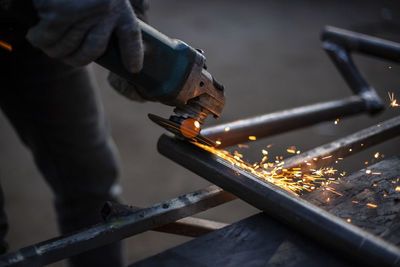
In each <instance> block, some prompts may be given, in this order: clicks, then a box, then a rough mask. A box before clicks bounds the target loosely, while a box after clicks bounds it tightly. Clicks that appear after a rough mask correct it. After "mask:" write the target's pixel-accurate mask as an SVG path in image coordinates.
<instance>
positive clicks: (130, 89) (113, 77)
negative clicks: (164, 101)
mask: <svg viewBox="0 0 400 267" xmlns="http://www.w3.org/2000/svg"><path fill="white" fill-rule="evenodd" d="M107 79H108V82H109V83H110V85H111V86H112V87H113V88H114V89H115V90H116V91H118V92H119V93H121V94H122V95H123V96H125V97H127V98H129V99H131V100H134V101H137V102H146V101H147V100H146V99H145V98H144V97H143V96H141V95H140V94H139V93H138V90H136V86H135V85H134V84H133V83H131V82H129V81H128V80H126V79H124V78H122V77H120V76H119V75H117V74H115V73H113V72H110V73H109V74H108V77H107Z"/></svg>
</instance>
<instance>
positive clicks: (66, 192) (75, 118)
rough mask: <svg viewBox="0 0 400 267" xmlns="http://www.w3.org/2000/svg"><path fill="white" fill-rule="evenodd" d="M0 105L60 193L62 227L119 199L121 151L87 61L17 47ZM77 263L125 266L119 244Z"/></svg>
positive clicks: (78, 223) (89, 221)
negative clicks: (79, 64)
mask: <svg viewBox="0 0 400 267" xmlns="http://www.w3.org/2000/svg"><path fill="white" fill-rule="evenodd" d="M13 64H14V66H8V67H11V70H9V71H10V76H9V77H12V79H8V81H9V82H8V86H6V87H7V88H2V90H0V91H1V92H0V106H1V108H2V109H3V111H4V113H5V114H6V115H7V117H8V118H9V120H10V122H11V123H12V125H13V126H14V128H15V129H16V131H17V133H18V134H19V136H20V138H21V139H22V140H23V142H24V143H25V144H26V145H27V146H28V147H29V148H30V150H31V151H32V154H33V156H34V160H35V162H36V164H37V166H38V168H39V170H40V171H41V173H42V174H43V176H44V177H45V179H46V181H47V182H48V183H49V185H50V186H51V188H52V189H53V191H54V193H55V207H56V212H57V217H58V221H59V226H60V230H61V232H62V233H63V234H66V233H69V232H72V231H76V230H79V229H82V228H84V227H88V226H91V225H93V224H96V223H98V222H100V220H101V217H100V212H99V211H100V208H101V206H102V205H103V204H104V202H105V201H107V200H115V196H114V195H113V194H112V192H111V191H112V188H113V185H114V184H115V183H116V178H117V175H118V166H117V165H118V164H117V160H116V153H115V149H114V146H113V143H112V140H111V139H110V137H109V135H108V132H107V127H106V125H105V119H104V114H103V111H102V108H101V105H100V104H99V101H98V98H97V96H96V93H95V90H94V85H93V82H92V81H91V78H90V75H89V73H88V70H87V69H86V68H72V67H69V66H66V65H63V64H61V63H58V62H57V61H55V60H51V59H49V58H48V57H46V56H45V55H43V54H42V53H41V52H39V51H37V50H34V49H33V48H31V47H29V46H28V45H27V47H25V48H24V49H22V50H20V51H16V53H15V55H14V58H13ZM71 263H72V265H73V266H121V265H122V263H121V249H120V244H119V243H117V244H113V245H109V246H106V247H104V248H100V249H96V250H93V251H90V252H87V253H83V254H81V255H79V256H76V257H73V258H72V259H71Z"/></svg>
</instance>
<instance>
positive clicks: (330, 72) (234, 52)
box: [0, 0, 400, 267]
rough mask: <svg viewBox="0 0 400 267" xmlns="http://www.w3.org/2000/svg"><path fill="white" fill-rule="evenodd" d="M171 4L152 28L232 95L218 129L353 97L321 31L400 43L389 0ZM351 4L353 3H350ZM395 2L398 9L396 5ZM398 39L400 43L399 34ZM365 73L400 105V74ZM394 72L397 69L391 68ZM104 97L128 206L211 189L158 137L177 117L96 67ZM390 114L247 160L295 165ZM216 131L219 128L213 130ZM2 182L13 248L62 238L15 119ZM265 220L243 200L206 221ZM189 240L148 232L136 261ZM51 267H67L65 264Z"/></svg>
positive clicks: (370, 63) (156, 9)
mask: <svg viewBox="0 0 400 267" xmlns="http://www.w3.org/2000/svg"><path fill="white" fill-rule="evenodd" d="M337 2H338V1H296V2H295V1H292V2H291V4H290V5H289V4H288V2H286V3H285V2H284V1H232V0H229V1H228V0H224V1H222V0H221V1H201V2H200V1H189V0H186V1H182V0H181V1H178V0H170V1H162V0H152V1H151V11H150V14H149V15H150V21H151V23H152V24H153V25H154V26H155V27H156V28H157V29H159V30H160V31H161V32H164V33H165V34H167V35H169V36H173V37H176V38H178V39H182V40H185V41H186V42H187V43H189V44H191V45H193V46H194V47H199V48H202V49H203V50H205V51H206V56H207V60H208V66H209V70H210V71H211V73H212V74H213V75H215V77H216V78H217V79H218V80H219V81H221V82H222V83H223V84H224V85H225V88H226V96H227V104H226V108H225V110H224V112H223V115H222V117H221V118H220V120H219V122H228V121H231V120H236V119H240V118H246V117H249V116H252V115H257V114H263V113H269V112H273V111H278V110H282V109H286V108H291V107H297V106H301V105H306V104H311V103H316V102H319V101H327V100H333V99H339V98H342V97H345V96H348V95H350V94H351V92H350V90H349V88H348V87H347V86H346V84H345V83H344V81H343V79H342V78H341V77H340V76H339V74H338V72H337V71H336V69H335V68H334V66H333V64H332V63H331V62H330V60H329V59H328V57H327V55H326V54H325V53H324V52H323V51H322V50H321V48H320V41H319V32H320V30H321V29H322V27H323V26H324V25H327V24H329V25H334V26H338V27H343V28H347V29H351V30H356V31H360V32H364V33H369V34H374V35H377V36H380V37H384V38H388V39H391V40H396V41H400V34H399V33H400V26H399V25H400V23H399V21H397V24H396V21H393V20H392V21H388V20H387V19H388V18H390V15H392V17H393V18H398V17H400V16H399V9H398V8H396V7H395V6H394V4H393V3H392V2H390V1H386V2H385V1H351V3H345V2H344V1H343V2H340V4H338V3H337ZM346 2H349V1H346ZM393 2H394V1H393ZM396 33H397V34H396ZM355 59H356V62H357V63H358V64H359V65H360V69H361V71H362V72H363V74H364V75H365V76H366V77H368V81H370V82H371V84H372V85H374V86H375V88H376V90H377V91H378V93H379V95H380V96H381V97H382V98H383V99H384V101H385V103H386V104H387V105H388V103H389V100H388V97H387V91H393V92H395V94H396V95H397V96H398V98H399V96H400V87H399V77H400V76H399V75H400V67H399V66H398V65H393V66H392V65H391V63H388V62H384V61H380V60H375V59H371V58H365V57H359V56H356V57H355ZM389 66H392V68H391V69H389ZM92 68H93V70H94V73H95V75H96V78H97V80H98V84H99V88H100V91H101V94H102V99H103V102H104V107H105V111H106V114H107V117H108V120H109V123H110V127H111V131H112V135H113V137H114V139H115V142H116V144H117V146H118V148H119V151H120V156H121V166H122V176H121V180H120V181H121V184H122V186H123V196H124V201H125V202H126V203H129V204H133V205H137V206H143V207H145V206H149V205H151V204H153V203H156V202H159V201H163V200H166V199H170V198H173V197H175V196H177V195H179V194H183V193H186V192H189V191H192V190H196V189H199V188H201V187H204V186H206V185H207V182H205V181H204V180H203V179H201V178H200V177H198V176H196V175H194V174H192V173H190V172H189V171H187V170H185V169H183V168H182V167H180V166H178V165H176V164H175V163H173V162H171V161H169V160H168V159H166V158H164V157H162V156H161V155H159V154H158V153H157V151H156V142H157V139H158V137H159V136H160V135H161V134H162V133H163V132H164V131H163V130H162V129H161V128H159V127H158V126H156V125H154V124H153V123H151V122H150V121H149V120H148V119H147V117H146V115H147V113H154V114H158V115H161V116H164V117H168V116H169V115H170V113H171V111H172V109H171V108H169V107H164V106H161V105H160V104H156V103H145V104H138V103H133V102H130V101H128V100H126V99H124V98H122V97H120V96H119V95H118V94H117V93H115V92H114V91H113V90H111V89H110V87H109V86H108V84H107V82H106V80H105V77H106V71H105V70H104V69H102V68H100V67H98V66H96V65H93V66H92ZM399 112H400V109H399V108H397V109H394V108H389V109H388V110H386V111H385V112H384V113H382V114H380V115H378V116H375V117H373V118H371V117H369V116H367V115H359V116H357V117H354V118H349V119H343V120H340V122H339V124H338V125H334V123H333V121H330V122H327V123H322V124H319V125H316V126H313V127H310V128H307V129H303V130H299V131H296V132H291V133H286V134H282V135H279V136H275V137H272V138H268V139H263V140H259V141H256V142H254V143H252V144H251V147H250V148H249V149H248V150H247V151H245V152H244V153H245V155H246V157H247V158H249V159H250V160H251V161H253V160H254V161H255V160H257V159H259V157H260V153H259V151H260V149H261V148H263V147H264V146H266V145H268V144H274V145H273V146H272V148H271V149H270V152H271V154H272V155H283V156H288V154H287V153H286V152H285V151H286V148H287V147H289V146H291V145H295V146H296V147H298V148H299V149H300V150H302V151H305V150H308V149H310V148H312V147H315V146H318V145H321V144H324V143H326V142H329V141H331V140H334V139H336V138H339V137H342V136H345V135H347V134H350V133H352V132H354V131H357V130H360V129H362V128H365V127H367V126H370V125H374V124H376V123H378V122H380V121H383V120H385V119H387V118H390V117H394V116H396V115H399V114H400V113H399ZM215 123H217V122H216V121H212V119H210V121H209V125H212V124H215ZM0 129H1V132H0V179H1V184H2V186H3V188H4V191H5V197H6V211H7V214H8V216H9V222H10V225H11V227H10V231H9V234H8V237H7V240H8V242H9V243H10V245H11V249H12V250H15V249H17V248H20V247H23V246H27V245H29V244H32V243H34V242H39V241H42V240H45V239H48V238H51V237H54V236H57V230H56V224H55V215H54V211H53V208H52V206H51V198H52V196H51V192H50V190H49V188H48V186H47V185H46V184H45V183H44V181H43V179H41V177H40V174H39V173H38V171H37V170H36V168H35V166H34V164H33V162H32V157H31V155H30V154H29V152H28V151H27V150H26V149H25V148H24V147H23V146H22V145H21V143H20V142H19V140H18V139H17V137H16V136H15V133H14V131H13V130H12V128H11V127H10V125H9V124H8V122H7V120H6V118H5V117H4V116H2V115H0ZM399 145H400V140H399V139H398V138H397V139H394V140H391V141H390V142H386V143H384V144H382V145H379V146H376V147H373V148H370V149H367V150H366V151H364V152H362V153H360V154H357V155H355V156H352V157H349V158H348V159H346V160H345V161H344V162H343V163H342V164H340V165H338V166H337V168H339V169H340V170H345V171H347V172H352V171H357V170H359V169H361V168H362V167H363V162H364V161H369V160H371V158H373V154H374V153H375V152H377V151H379V152H380V153H381V154H382V153H383V154H385V156H386V157H389V156H391V155H397V154H398V148H399ZM256 212H257V211H256V210H255V209H254V208H252V207H250V206H249V205H247V204H245V203H244V202H242V201H240V200H237V201H234V202H232V203H229V204H226V205H223V206H221V207H218V208H216V209H213V210H210V211H207V212H204V213H202V214H199V217H203V218H210V219H215V220H219V221H223V222H234V221H237V220H239V219H240V218H244V217H247V216H249V215H250V214H254V213H256ZM187 240H189V239H188V238H184V237H177V236H172V235H168V234H160V233H151V232H149V233H144V234H140V235H137V236H135V237H131V238H129V239H127V240H126V258H127V262H133V261H137V260H139V259H142V258H145V257H148V256H150V255H153V254H155V253H157V252H161V251H163V250H165V249H167V248H169V247H172V246H175V245H177V244H180V243H182V242H185V241H187ZM52 266H54V267H55V266H64V265H63V264H62V263H56V264H54V265H52Z"/></svg>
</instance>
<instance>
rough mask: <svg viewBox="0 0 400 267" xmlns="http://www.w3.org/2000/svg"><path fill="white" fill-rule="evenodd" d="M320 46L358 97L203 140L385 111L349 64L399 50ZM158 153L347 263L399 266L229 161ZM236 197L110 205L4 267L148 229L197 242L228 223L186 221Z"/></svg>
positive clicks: (171, 146) (234, 126) (175, 146)
mask: <svg viewBox="0 0 400 267" xmlns="http://www.w3.org/2000/svg"><path fill="white" fill-rule="evenodd" d="M322 41H323V43H322V44H323V48H324V49H325V50H326V51H327V53H328V54H329V56H330V57H331V58H332V60H333V62H334V63H335V65H336V67H337V68H338V70H339V71H340V73H341V74H342V76H343V77H344V78H345V80H346V82H347V83H348V84H349V86H350V88H351V89H352V90H353V92H354V93H355V94H356V95H355V96H351V97H348V98H345V99H342V100H336V101H329V102H324V103H319V104H315V105H310V106H305V107H300V108H295V109H291V110H286V111H281V112H276V113H272V114H267V115H263V116H259V117H255V118H250V119H246V120H241V121H237V122H232V123H227V124H224V125H219V126H216V127H211V128H208V129H204V130H203V131H202V134H203V135H205V136H206V137H209V138H210V139H213V140H221V141H222V145H221V146H220V147H226V146H229V145H234V144H238V143H243V142H246V141H248V136H249V135H256V136H257V137H258V138H261V137H265V136H270V135H273V134H278V133H282V132H285V131H289V130H294V129H298V128H300V127H305V126H309V125H312V124H315V123H318V122H322V121H326V120H331V119H334V118H337V117H344V116H349V115H354V114H357V113H361V112H365V111H367V112H369V113H370V114H374V113H376V112H379V111H380V110H382V109H383V105H382V102H381V100H380V99H379V97H378V95H377V94H376V93H375V91H374V89H373V88H372V87H371V86H369V85H368V83H367V82H366V81H365V80H364V79H363V78H362V76H361V75H360V73H359V72H358V70H357V68H356V67H355V65H354V63H353V62H352V60H351V56H350V52H353V51H354V52H360V53H364V54H368V55H373V56H377V57H381V58H385V59H388V60H392V61H395V62H399V61H400V45H399V44H397V43H393V42H389V41H385V40H381V39H377V38H373V37H370V36H365V35H360V34H358V33H353V32H349V31H345V30H341V29H337V28H333V27H327V28H325V30H324V31H323V33H322ZM399 121H400V120H399V118H395V119H392V120H389V121H387V122H385V123H382V124H381V126H380V127H371V128H368V129H365V130H363V131H360V132H358V133H356V134H353V135H351V136H349V137H346V138H343V139H341V140H338V141H334V142H332V143H330V144H328V145H325V146H321V147H319V148H315V149H313V150H311V151H308V152H305V153H303V154H301V155H299V156H296V157H293V158H291V159H288V160H286V164H285V167H286V168H289V167H294V166H298V165H300V166H301V165H302V164H300V163H302V162H303V161H304V160H305V159H310V158H318V160H317V161H315V162H313V163H314V164H315V166H320V167H322V166H325V165H326V164H329V163H330V162H329V160H320V159H321V158H322V157H325V156H326V155H328V154H333V155H335V156H337V155H341V156H342V157H344V156H347V155H349V154H350V153H349V151H348V149H349V148H351V147H352V148H353V149H352V150H353V151H352V153H356V152H357V151H359V150H361V149H363V148H365V147H367V146H371V145H373V144H376V143H379V142H383V141H386V140H387V139H388V138H391V137H394V136H395V135H398V134H399ZM299 122H301V123H299ZM226 127H230V131H229V132H225V128H226ZM361 142H363V143H364V144H365V146H364V147H362V146H359V144H360V143H361ZM158 148H159V151H160V152H161V153H162V154H164V155H166V156H168V157H170V158H172V159H174V160H175V161H177V162H178V163H180V164H182V165H183V166H185V167H187V168H188V169H191V170H192V171H194V172H196V173H198V174H200V175H202V176H203V177H204V178H206V179H208V180H210V181H212V182H215V183H216V184H219V185H221V186H223V187H224V188H226V189H227V190H229V191H230V192H233V193H234V194H236V195H237V196H239V197H240V198H242V199H243V200H245V201H247V202H249V203H250V204H252V205H254V206H255V207H258V208H260V209H262V210H265V211H266V212H267V213H269V214H271V215H273V216H274V217H276V218H278V219H280V220H281V221H284V222H285V223H287V224H289V225H291V226H292V227H294V228H295V229H297V230H298V231H300V232H303V233H305V234H307V235H309V236H311V237H312V238H314V239H315V240H316V241H318V242H321V243H323V244H325V245H328V246H331V247H333V248H335V249H336V250H338V251H342V252H343V253H345V254H347V255H348V256H349V258H350V259H353V260H354V259H355V260H357V261H358V262H362V263H364V264H366V265H373V264H379V265H395V264H400V263H399V260H400V251H399V249H398V248H396V247H393V246H392V245H391V244H388V243H387V242H385V241H383V240H381V239H379V238H377V237H375V236H373V235H370V234H368V233H366V232H365V231H362V230H360V229H359V228H357V227H354V226H352V225H349V224H347V223H345V222H343V221H342V220H340V219H339V218H337V217H335V216H332V215H330V214H329V213H327V212H325V211H323V210H321V209H319V208H318V207H315V206H313V205H311V204H310V203H307V202H305V201H303V200H301V199H299V198H297V197H295V196H293V195H291V194H288V193H287V192H285V191H283V190H282V189H280V188H278V187H276V186H274V185H272V184H269V183H267V182H265V181H261V180H260V179H259V178H257V177H254V176H252V175H251V174H248V173H246V172H244V171H242V170H240V169H236V168H235V167H232V166H231V165H230V164H227V163H226V162H225V161H224V160H222V159H220V158H215V157H214V156H213V155H211V154H209V153H208V152H206V151H204V150H201V149H200V148H198V147H195V146H193V145H191V144H189V143H187V142H183V141H179V140H176V139H173V138H170V137H167V136H162V137H161V138H160V140H159V143H158ZM346 151H347V152H346ZM235 198H236V197H235V196H234V195H231V194H230V193H227V192H225V191H223V190H222V189H221V188H218V187H216V186H210V187H208V188H205V189H202V190H198V191H196V192H192V193H189V194H186V195H183V196H180V197H178V198H175V199H172V200H168V201H165V202H162V203H159V204H155V205H153V206H151V207H149V208H145V209H140V210H137V208H129V207H126V206H121V205H115V204H112V203H108V204H107V205H106V206H105V209H104V210H103V216H104V217H105V219H106V220H107V221H106V222H105V223H102V224H98V225H96V226H93V227H91V228H88V229H86V230H82V231H79V232H76V233H73V234H71V235H67V236H64V237H59V238H55V239H52V240H48V241H44V242H41V243H38V244H35V245H33V246H29V247H26V248H22V249H20V250H19V251H17V252H13V253H9V254H6V255H3V256H1V257H0V266H41V265H44V264H49V263H52V262H55V261H58V260H61V259H64V258H68V257H70V256H73V255H76V254H79V253H82V252H84V251H87V250H90V249H94V248H97V247H100V246H102V245H106V244H110V243H112V242H115V241H118V240H121V239H123V238H126V237H129V236H132V235H135V234H138V233H141V232H143V231H147V230H151V229H153V230H156V231H164V232H169V233H177V234H184V235H188V236H198V235H201V234H204V233H207V232H209V231H212V230H215V229H219V228H221V227H223V226H224V225H225V224H221V223H216V222H210V221H207V220H202V219H194V218H185V217H187V216H190V215H192V214H195V213H198V212H201V211H204V210H207V209H209V208H212V207H215V206H218V205H220V204H223V203H226V202H228V201H231V200H233V199H235ZM182 218H184V219H182ZM177 220H178V221H177ZM174 221H177V222H175V223H174ZM196 231H197V233H196Z"/></svg>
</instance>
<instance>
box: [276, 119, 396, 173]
mask: <svg viewBox="0 0 400 267" xmlns="http://www.w3.org/2000/svg"><path fill="white" fill-rule="evenodd" d="M399 135H400V116H398V117H395V118H392V119H390V120H387V121H385V122H382V123H379V124H377V125H374V126H371V127H369V128H366V129H363V130H361V131H359V132H356V133H354V134H351V135H349V136H346V137H344V138H341V139H338V140H335V141H333V142H331V143H328V144H325V145H323V146H320V147H316V148H314V149H311V150H309V151H307V152H304V153H301V154H300V155H298V156H294V157H291V158H289V159H287V160H285V164H284V167H283V168H292V167H301V168H302V169H303V171H304V170H306V169H318V168H321V167H324V166H327V165H329V164H331V163H333V162H335V161H336V160H337V158H344V157H347V156H349V155H352V154H355V153H357V152H359V151H361V150H364V149H366V148H370V147H371V146H373V145H376V144H379V143H382V142H384V141H386V140H389V139H391V138H394V137H396V136H399ZM305 161H307V163H311V165H307V163H306V162H305Z"/></svg>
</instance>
